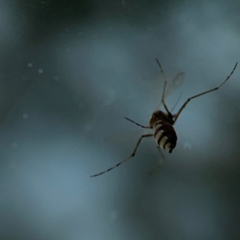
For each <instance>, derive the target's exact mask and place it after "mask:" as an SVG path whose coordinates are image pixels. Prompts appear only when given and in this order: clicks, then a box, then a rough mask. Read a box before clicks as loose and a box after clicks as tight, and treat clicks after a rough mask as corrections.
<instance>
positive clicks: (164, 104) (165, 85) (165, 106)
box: [156, 58, 171, 114]
mask: <svg viewBox="0 0 240 240" xmlns="http://www.w3.org/2000/svg"><path fill="white" fill-rule="evenodd" d="M156 62H157V64H158V66H159V68H160V70H161V73H162V75H163V79H164V88H163V93H162V104H163V106H164V108H165V109H166V111H167V113H168V114H171V113H170V111H169V110H168V107H167V105H166V103H165V100H164V97H165V92H166V89H167V80H166V77H165V75H164V72H163V69H162V66H161V64H160V62H159V61H158V59H157V58H156Z"/></svg>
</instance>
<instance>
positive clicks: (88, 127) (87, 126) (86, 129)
mask: <svg viewBox="0 0 240 240" xmlns="http://www.w3.org/2000/svg"><path fill="white" fill-rule="evenodd" d="M91 128H92V126H91V125H90V124H86V125H85V127H84V129H85V131H89V130H90V129H91Z"/></svg>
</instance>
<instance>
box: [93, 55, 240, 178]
mask: <svg viewBox="0 0 240 240" xmlns="http://www.w3.org/2000/svg"><path fill="white" fill-rule="evenodd" d="M156 61H157V64H158V66H159V68H160V70H161V73H162V76H163V79H164V88H163V94H162V101H161V103H162V104H163V106H164V108H165V110H166V112H163V111H161V110H157V111H155V112H153V114H152V116H151V118H150V120H149V123H148V126H143V125H141V124H139V123H137V122H135V121H133V120H131V119H129V118H126V117H125V119H127V120H128V121H130V122H132V123H135V124H136V125H138V126H139V127H142V128H148V129H152V130H153V131H152V133H149V134H144V135H142V136H141V137H140V138H139V140H138V142H137V145H136V147H135V148H134V150H133V152H132V154H131V155H130V156H129V157H128V158H126V159H124V160H123V161H121V162H119V163H118V164H116V165H115V166H113V167H111V168H109V169H107V170H105V171H103V172H100V173H97V174H95V175H92V176H91V177H96V176H99V175H102V174H104V173H106V172H109V171H111V170H112V169H114V168H116V167H118V166H120V165H121V164H122V163H124V162H126V161H128V160H129V159H131V158H132V157H134V156H135V154H136V152H137V149H138V147H139V145H140V143H141V141H142V139H143V138H147V137H154V139H155V141H156V143H157V145H158V147H159V148H163V149H165V150H166V151H167V152H169V153H171V152H172V151H173V149H174V148H175V147H176V145H177V134H176V132H175V130H174V127H173V125H174V124H175V123H176V121H177V119H178V117H179V116H180V114H181V112H182V110H183V109H184V108H185V107H186V105H187V104H188V103H189V102H190V101H191V100H192V99H194V98H197V97H200V96H202V95H204V94H207V93H210V92H213V91H216V90H218V89H219V88H220V87H221V86H222V85H223V84H224V83H225V82H227V80H228V79H229V78H230V77H231V76H232V74H233V73H234V71H235V69H236V67H237V64H238V63H236V64H235V66H234V68H233V70H232V71H231V73H230V74H229V75H228V77H227V78H226V79H225V80H224V81H223V82H222V83H221V84H220V85H219V86H218V87H215V88H212V89H210V90H208V91H205V92H202V93H199V94H197V95H194V96H192V97H190V98H188V99H187V101H185V103H184V104H183V105H182V107H181V108H180V109H179V110H178V112H177V113H176V114H172V113H171V112H170V111H169V109H168V107H167V105H166V103H165V96H166V88H167V80H166V77H165V75H164V72H163V69H162V66H161V64H160V62H159V61H158V59H156ZM183 78H184V73H183V72H180V73H178V74H177V75H176V77H175V80H178V79H181V80H183Z"/></svg>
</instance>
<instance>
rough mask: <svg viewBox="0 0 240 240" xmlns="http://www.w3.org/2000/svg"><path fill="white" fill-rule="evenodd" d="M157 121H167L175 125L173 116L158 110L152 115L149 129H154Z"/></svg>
mask: <svg viewBox="0 0 240 240" xmlns="http://www.w3.org/2000/svg"><path fill="white" fill-rule="evenodd" d="M157 121H166V122H168V123H170V124H171V125H173V123H174V122H173V116H172V115H168V114H166V113H164V112H162V111H161V110H157V111H155V112H154V113H153V114H152V116H151V118H150V120H149V127H152V128H153V126H154V124H155V123H156V122H157Z"/></svg>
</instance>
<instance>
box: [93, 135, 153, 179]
mask: <svg viewBox="0 0 240 240" xmlns="http://www.w3.org/2000/svg"><path fill="white" fill-rule="evenodd" d="M152 136H153V134H145V135H142V136H141V137H140V138H139V140H138V142H137V145H136V147H135V148H134V150H133V152H132V154H131V155H130V156H129V157H128V158H126V159H124V160H123V161H121V162H119V163H118V164H116V165H115V166H113V167H111V168H109V169H107V170H105V171H103V172H100V173H97V174H95V175H92V176H90V177H97V176H99V175H102V174H104V173H106V172H109V171H111V170H113V169H114V168H116V167H118V166H120V165H121V164H122V163H124V162H126V161H128V160H129V159H130V158H132V157H134V156H135V154H136V152H137V149H138V147H139V145H140V143H141V141H142V139H143V138H146V137H152Z"/></svg>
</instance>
